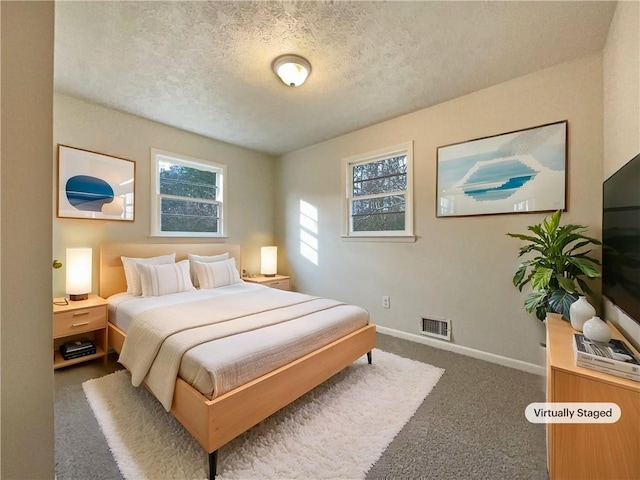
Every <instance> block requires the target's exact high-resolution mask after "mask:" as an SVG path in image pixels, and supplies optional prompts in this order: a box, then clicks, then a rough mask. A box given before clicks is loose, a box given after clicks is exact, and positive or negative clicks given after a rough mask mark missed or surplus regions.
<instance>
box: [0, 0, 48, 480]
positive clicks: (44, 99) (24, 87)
mask: <svg viewBox="0 0 640 480" xmlns="http://www.w3.org/2000/svg"><path fill="white" fill-rule="evenodd" d="M0 11H1V24H0V25H1V26H0V30H1V36H2V39H1V41H0V45H1V59H2V66H1V79H0V87H1V89H0V91H1V104H2V108H1V120H0V126H1V130H2V132H1V140H0V158H1V160H0V179H1V185H0V246H1V250H0V264H1V265H2V268H1V269H0V299H1V301H0V332H1V335H2V337H1V341H0V351H1V355H0V362H1V367H0V375H1V381H0V391H1V396H0V398H1V405H0V407H1V413H0V422H1V423H0V425H1V434H0V441H1V449H0V461H1V466H0V478H2V479H3V480H9V479H18V478H19V479H27V478H28V479H50V478H53V477H54V447H53V370H52V352H51V331H52V325H51V317H52V315H51V170H50V168H49V165H50V162H51V143H52V131H53V124H52V108H53V107H52V104H53V98H52V91H53V24H54V8H53V2H1V3H0Z"/></svg>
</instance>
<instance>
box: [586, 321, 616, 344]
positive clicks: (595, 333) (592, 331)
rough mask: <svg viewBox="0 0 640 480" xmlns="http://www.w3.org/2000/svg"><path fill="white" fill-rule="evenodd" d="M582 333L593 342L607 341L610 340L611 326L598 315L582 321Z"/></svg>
mask: <svg viewBox="0 0 640 480" xmlns="http://www.w3.org/2000/svg"><path fill="white" fill-rule="evenodd" d="M582 333H584V336H585V337H587V338H588V339H589V340H593V341H594V342H604V343H606V342H608V341H609V340H611V328H609V325H607V323H606V322H604V321H602V320H601V319H600V317H593V318H590V319H589V320H587V321H586V322H584V325H583V326H582Z"/></svg>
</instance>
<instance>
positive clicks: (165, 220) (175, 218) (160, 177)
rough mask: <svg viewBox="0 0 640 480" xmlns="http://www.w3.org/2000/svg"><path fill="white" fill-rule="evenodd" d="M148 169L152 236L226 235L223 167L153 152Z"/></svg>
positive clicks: (224, 175)
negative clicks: (149, 173) (151, 182)
mask: <svg viewBox="0 0 640 480" xmlns="http://www.w3.org/2000/svg"><path fill="white" fill-rule="evenodd" d="M151 168H152V173H151V176H152V178H153V179H154V187H153V188H152V189H151V195H152V198H151V212H152V215H151V235H153V236H174V237H177V236H179V237H221V236H224V235H225V222H224V218H225V216H224V195H223V194H224V180H225V177H226V166H225V165H219V164H215V163H211V162H207V161H204V160H198V159H194V158H189V157H185V156H183V155H177V154H175V153H168V152H163V151H160V150H155V149H152V150H151Z"/></svg>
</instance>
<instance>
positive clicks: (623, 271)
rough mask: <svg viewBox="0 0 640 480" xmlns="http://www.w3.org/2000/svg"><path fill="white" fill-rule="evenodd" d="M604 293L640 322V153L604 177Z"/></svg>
mask: <svg viewBox="0 0 640 480" xmlns="http://www.w3.org/2000/svg"><path fill="white" fill-rule="evenodd" d="M602 200H603V201H602V204H603V209H602V294H603V295H604V296H605V297H607V298H608V299H609V300H610V301H611V302H612V303H613V304H614V305H616V306H617V307H618V308H620V309H621V310H622V311H623V312H624V313H626V314H627V315H628V316H629V317H631V318H632V319H633V320H634V321H636V322H637V323H639V324H640V154H638V155H636V156H635V157H634V158H632V159H631V160H630V161H629V162H628V163H627V164H626V165H624V166H623V167H622V168H621V169H620V170H618V171H617V172H616V173H614V174H613V175H611V176H610V177H609V178H608V179H607V180H605V182H604V185H603V197H602Z"/></svg>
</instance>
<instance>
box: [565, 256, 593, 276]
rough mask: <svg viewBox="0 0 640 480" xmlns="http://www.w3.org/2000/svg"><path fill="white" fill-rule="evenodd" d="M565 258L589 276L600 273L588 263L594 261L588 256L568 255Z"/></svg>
mask: <svg viewBox="0 0 640 480" xmlns="http://www.w3.org/2000/svg"><path fill="white" fill-rule="evenodd" d="M567 260H568V261H569V262H570V263H571V264H573V265H575V266H576V267H578V269H579V270H580V271H581V272H582V273H583V274H584V275H586V276H587V277H589V278H598V277H600V273H599V272H598V271H597V270H596V269H595V268H593V267H592V266H591V265H590V264H589V263H594V259H591V258H588V257H568V258H567Z"/></svg>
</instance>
